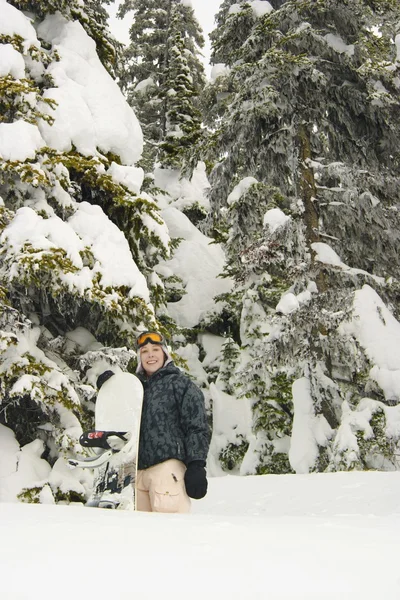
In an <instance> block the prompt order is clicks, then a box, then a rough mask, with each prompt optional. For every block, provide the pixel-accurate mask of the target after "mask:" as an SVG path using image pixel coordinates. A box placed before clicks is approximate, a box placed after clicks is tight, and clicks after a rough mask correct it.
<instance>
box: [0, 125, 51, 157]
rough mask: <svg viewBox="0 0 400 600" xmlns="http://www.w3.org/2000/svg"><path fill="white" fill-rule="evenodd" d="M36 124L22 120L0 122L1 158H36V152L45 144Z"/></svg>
mask: <svg viewBox="0 0 400 600" xmlns="http://www.w3.org/2000/svg"><path fill="white" fill-rule="evenodd" d="M45 145H46V144H45V141H44V140H43V138H42V136H41V135H40V132H39V129H38V127H37V126H36V125H32V124H31V123H27V122H26V121H22V120H21V119H20V120H18V121H14V122H13V123H0V158H2V159H3V160H10V161H21V162H23V161H25V160H27V159H28V158H35V156H36V152H37V151H38V150H40V148H42V147H43V146H45Z"/></svg>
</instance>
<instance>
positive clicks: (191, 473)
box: [185, 460, 208, 500]
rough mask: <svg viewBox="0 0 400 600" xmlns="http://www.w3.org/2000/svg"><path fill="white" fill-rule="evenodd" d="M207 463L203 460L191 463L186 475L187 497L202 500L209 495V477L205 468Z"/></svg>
mask: <svg viewBox="0 0 400 600" xmlns="http://www.w3.org/2000/svg"><path fill="white" fill-rule="evenodd" d="M204 466H205V463H204V461H202V460H194V461H193V462H191V463H189V464H188V466H187V469H186V473H185V486H186V491H187V495H188V496H190V498H195V499H196V500H200V498H204V496H205V495H206V494H207V487H208V482H207V477H206V470H205V468H204Z"/></svg>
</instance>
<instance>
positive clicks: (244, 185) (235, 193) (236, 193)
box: [227, 177, 258, 205]
mask: <svg viewBox="0 0 400 600" xmlns="http://www.w3.org/2000/svg"><path fill="white" fill-rule="evenodd" d="M255 183H258V181H257V179H255V177H245V178H244V179H242V180H241V181H240V182H239V183H238V184H237V185H235V187H234V188H233V190H232V192H231V193H230V194H229V196H228V198H227V203H228V204H229V205H232V204H234V203H235V202H237V201H238V200H240V198H241V197H242V196H243V195H244V194H245V193H246V192H247V191H248V190H249V189H250V188H251V186H252V185H254V184H255Z"/></svg>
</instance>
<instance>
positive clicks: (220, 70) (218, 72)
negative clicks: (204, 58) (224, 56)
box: [210, 63, 230, 82]
mask: <svg viewBox="0 0 400 600" xmlns="http://www.w3.org/2000/svg"><path fill="white" fill-rule="evenodd" d="M229 72H230V67H228V66H227V65H225V64H224V63H217V64H216V65H214V66H213V67H212V69H211V74H210V80H211V81H212V82H214V81H216V79H218V77H224V76H225V75H228V74H229Z"/></svg>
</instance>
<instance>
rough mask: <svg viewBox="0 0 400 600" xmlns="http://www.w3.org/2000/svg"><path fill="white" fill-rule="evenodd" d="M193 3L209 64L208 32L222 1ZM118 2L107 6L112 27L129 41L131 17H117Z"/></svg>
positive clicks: (195, 0) (211, 28)
mask: <svg viewBox="0 0 400 600" xmlns="http://www.w3.org/2000/svg"><path fill="white" fill-rule="evenodd" d="M221 1H222V0H221ZM191 3H192V6H193V8H194V11H195V13H196V17H197V19H198V21H199V23H200V25H201V27H202V29H203V32H204V38H205V40H206V46H205V49H204V54H205V63H206V65H208V62H209V55H210V44H209V40H208V34H209V33H210V31H212V30H213V28H214V15H215V14H216V13H217V12H218V8H219V5H220V4H221V2H220V0H191ZM118 4H119V2H118V0H117V1H116V2H115V4H113V5H111V6H108V7H107V9H108V12H109V13H110V27H111V30H112V32H113V33H114V35H115V37H116V38H117V39H118V40H120V41H121V42H124V43H127V42H128V40H129V36H128V31H129V26H130V23H131V17H130V16H129V15H128V16H127V17H126V18H125V19H124V20H123V21H121V20H120V19H117V18H116V17H115V13H116V12H117V7H118ZM206 69H207V73H208V72H209V68H208V66H206Z"/></svg>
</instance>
